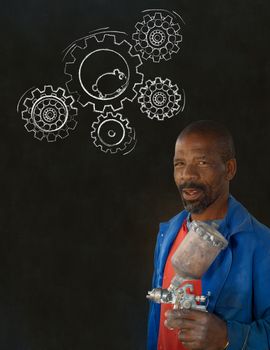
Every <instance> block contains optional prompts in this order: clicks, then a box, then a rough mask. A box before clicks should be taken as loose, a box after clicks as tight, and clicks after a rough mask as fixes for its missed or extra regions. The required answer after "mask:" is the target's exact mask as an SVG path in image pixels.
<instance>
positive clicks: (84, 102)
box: [78, 95, 93, 107]
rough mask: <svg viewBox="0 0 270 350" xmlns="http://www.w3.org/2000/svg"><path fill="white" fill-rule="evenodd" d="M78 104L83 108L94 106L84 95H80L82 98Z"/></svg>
mask: <svg viewBox="0 0 270 350" xmlns="http://www.w3.org/2000/svg"><path fill="white" fill-rule="evenodd" d="M78 102H79V104H80V105H81V106H82V107H85V106H87V105H88V104H89V103H90V104H91V105H93V103H92V102H89V101H88V100H87V98H86V97H85V96H84V95H80V96H79V98H78Z"/></svg>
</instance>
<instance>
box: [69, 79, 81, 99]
mask: <svg viewBox="0 0 270 350" xmlns="http://www.w3.org/2000/svg"><path fill="white" fill-rule="evenodd" d="M73 85H74V81H73V80H69V81H68V82H66V87H67V90H68V92H69V93H70V94H73V93H75V92H77V90H75V89H76V88H75V87H74V86H73ZM78 99H79V97H78Z"/></svg>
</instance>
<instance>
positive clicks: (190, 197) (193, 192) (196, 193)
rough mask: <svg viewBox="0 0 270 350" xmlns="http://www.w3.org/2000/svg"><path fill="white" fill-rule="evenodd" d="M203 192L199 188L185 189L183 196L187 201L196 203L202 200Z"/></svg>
mask: <svg viewBox="0 0 270 350" xmlns="http://www.w3.org/2000/svg"><path fill="white" fill-rule="evenodd" d="M202 192H203V191H202V190H200V189H198V188H191V187H190V188H184V189H183V190H182V196H183V198H184V199H185V200H187V201H194V200H197V199H199V198H200V196H201V195H202Z"/></svg>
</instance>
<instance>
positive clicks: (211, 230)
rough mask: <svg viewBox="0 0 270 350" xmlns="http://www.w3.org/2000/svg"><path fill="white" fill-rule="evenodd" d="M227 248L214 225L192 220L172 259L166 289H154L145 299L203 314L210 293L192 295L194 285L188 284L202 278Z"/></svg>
mask: <svg viewBox="0 0 270 350" xmlns="http://www.w3.org/2000/svg"><path fill="white" fill-rule="evenodd" d="M227 245H228V241H227V240H226V239H225V238H224V237H223V236H222V235H221V233H220V232H218V230H217V229H216V227H215V225H208V224H206V223H204V222H201V221H192V223H191V225H190V228H189V231H188V233H187V235H186V237H185V238H184V240H183V241H182V243H181V244H180V245H179V247H178V248H177V249H176V251H175V253H174V254H173V256H172V259H171V262H172V265H173V268H174V271H175V273H176V274H175V276H174V277H173V279H172V280H171V284H170V286H169V288H168V289H162V288H155V289H153V290H152V291H150V292H148V295H147V296H146V297H147V298H148V299H150V300H152V301H154V302H156V303H159V304H160V303H165V304H173V308H174V309H195V310H201V311H206V308H207V304H208V300H209V297H210V292H208V293H207V295H206V296H204V295H199V296H196V295H194V294H193V285H192V284H191V283H189V282H188V281H190V280H199V279H201V277H202V275H203V274H204V273H205V272H206V271H207V269H208V268H209V266H210V265H211V264H212V262H213V261H214V260H215V258H216V257H217V255H218V254H219V253H220V252H221V250H222V249H225V248H226V247H227Z"/></svg>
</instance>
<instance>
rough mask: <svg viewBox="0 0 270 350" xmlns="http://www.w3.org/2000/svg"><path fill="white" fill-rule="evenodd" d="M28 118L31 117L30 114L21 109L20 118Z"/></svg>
mask: <svg viewBox="0 0 270 350" xmlns="http://www.w3.org/2000/svg"><path fill="white" fill-rule="evenodd" d="M29 118H31V114H30V113H29V112H28V111H23V112H22V119H23V120H28V119H29Z"/></svg>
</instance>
